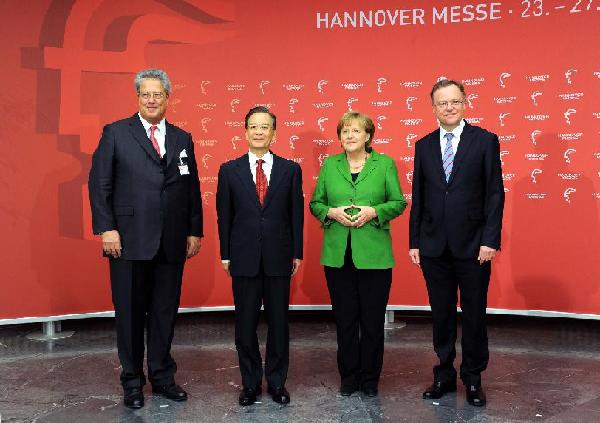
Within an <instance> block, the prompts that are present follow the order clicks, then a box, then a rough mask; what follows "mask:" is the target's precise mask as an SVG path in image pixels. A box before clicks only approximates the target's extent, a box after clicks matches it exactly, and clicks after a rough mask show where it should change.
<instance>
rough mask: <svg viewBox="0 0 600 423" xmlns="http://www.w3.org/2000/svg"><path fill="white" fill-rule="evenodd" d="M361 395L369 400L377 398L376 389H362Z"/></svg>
mask: <svg viewBox="0 0 600 423" xmlns="http://www.w3.org/2000/svg"><path fill="white" fill-rule="evenodd" d="M362 393H363V394H364V395H365V396H366V397H369V398H373V397H376V396H377V393H378V392H377V388H362Z"/></svg>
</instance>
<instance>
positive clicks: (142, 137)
mask: <svg viewBox="0 0 600 423" xmlns="http://www.w3.org/2000/svg"><path fill="white" fill-rule="evenodd" d="M129 129H130V131H131V135H132V136H133V139H135V140H136V141H137V143H138V144H139V145H140V147H142V149H143V150H144V151H145V152H146V153H147V154H148V155H149V156H150V158H151V159H152V160H154V161H155V162H156V163H160V158H159V157H158V154H156V150H154V147H152V143H151V142H150V139H149V138H148V136H147V135H146V131H145V130H144V125H142V121H141V120H140V118H139V116H138V115H137V114H135V115H133V116H132V117H131V118H130V119H129Z"/></svg>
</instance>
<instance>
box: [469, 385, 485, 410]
mask: <svg viewBox="0 0 600 423" xmlns="http://www.w3.org/2000/svg"><path fill="white" fill-rule="evenodd" d="M465 388H466V389H467V402H468V403H469V404H471V405H474V406H475V407H482V406H484V405H485V403H486V398H485V392H483V388H482V387H481V385H466V386H465Z"/></svg>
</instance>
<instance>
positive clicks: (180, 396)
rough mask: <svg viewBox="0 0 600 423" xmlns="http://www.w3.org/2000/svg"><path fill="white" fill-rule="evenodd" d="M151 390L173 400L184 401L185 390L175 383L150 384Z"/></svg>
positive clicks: (185, 398) (185, 396) (185, 397)
mask: <svg viewBox="0 0 600 423" xmlns="http://www.w3.org/2000/svg"><path fill="white" fill-rule="evenodd" d="M152 392H153V393H155V394H159V395H162V396H163V397H165V398H168V399H170V400H173V401H186V400H187V392H185V391H184V390H183V388H182V387H181V386H179V385H177V384H176V383H172V384H170V385H152Z"/></svg>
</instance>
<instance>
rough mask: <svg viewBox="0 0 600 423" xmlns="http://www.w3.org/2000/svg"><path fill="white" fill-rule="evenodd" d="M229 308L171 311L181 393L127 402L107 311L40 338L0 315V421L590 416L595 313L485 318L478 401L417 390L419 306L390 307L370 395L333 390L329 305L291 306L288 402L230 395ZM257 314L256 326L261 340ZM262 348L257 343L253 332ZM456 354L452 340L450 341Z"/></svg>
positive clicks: (234, 386) (598, 391)
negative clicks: (393, 310) (178, 397)
mask: <svg viewBox="0 0 600 423" xmlns="http://www.w3.org/2000/svg"><path fill="white" fill-rule="evenodd" d="M232 317H233V316H232V314H231V313H204V314H194V315H181V316H180V318H179V321H178V324H177V328H176V335H175V340H174V346H173V351H174V356H175V358H176V360H177V362H178V366H179V372H178V375H177V381H178V382H179V383H180V384H181V385H182V386H184V387H185V389H186V390H187V391H188V393H189V394H190V399H189V400H188V401H187V402H185V403H174V402H170V401H168V400H166V399H163V398H161V397H157V396H152V394H151V392H150V390H149V389H148V388H149V387H148V386H146V391H145V394H146V406H145V407H144V408H143V409H141V410H137V411H132V410H129V409H126V408H124V407H123V405H122V398H121V389H120V386H119V383H118V375H119V363H118V359H117V354H116V344H115V336H114V332H113V320H112V319H93V320H92V319H90V320H80V321H70V322H69V321H68V322H65V323H63V330H68V329H71V330H75V331H76V333H75V335H74V336H73V337H71V338H68V339H65V340H60V341H55V342H52V343H44V342H37V341H30V340H28V339H27V338H26V334H27V333H29V332H32V331H35V330H39V326H40V325H39V324H37V325H21V326H4V327H0V415H1V419H0V420H1V422H13V421H39V422H117V421H120V422H170V421H173V422H287V421H290V422H388V421H389V422H402V421H406V422H539V421H545V422H561V423H562V422H600V371H599V369H600V336H599V333H600V322H597V321H581V320H580V321H578V320H563V319H539V318H537V319H535V318H518V317H506V316H495V317H491V316H490V318H489V329H490V352H491V360H490V365H489V368H488V370H487V371H486V372H485V374H484V379H483V383H484V387H485V389H486V392H487V396H488V405H487V406H486V407H484V408H475V407H472V406H470V405H469V404H467V403H466V401H465V394H464V390H462V389H459V392H458V393H456V394H451V395H448V396H447V397H444V398H443V399H442V400H440V401H437V402H433V401H425V400H423V399H421V393H422V391H423V388H424V387H426V386H427V385H428V384H429V383H430V381H431V365H432V364H433V363H434V358H435V357H434V355H433V353H432V350H431V347H430V342H431V341H430V336H431V320H430V318H429V317H428V316H427V315H415V314H413V315H400V314H399V313H397V314H396V319H402V320H404V321H405V322H406V323H407V326H406V327H405V328H403V329H392V330H388V331H387V332H386V333H387V338H386V350H385V363H384V369H383V374H382V379H381V382H380V395H379V397H378V398H374V399H367V398H363V397H362V396H361V395H360V394H354V395H352V396H351V397H348V398H344V397H341V396H340V395H339V394H338V392H337V391H338V385H339V380H338V375H337V369H336V362H335V351H336V344H335V328H334V325H333V323H332V321H331V315H330V313H328V312H320V313H317V312H314V313H307V312H293V313H292V314H291V347H290V349H291V367H290V374H289V378H288V384H287V387H288V389H289V391H290V395H291V398H292V402H291V403H290V404H289V405H288V406H279V405H278V404H276V403H274V402H273V401H272V400H271V398H270V397H269V396H268V395H266V394H263V396H262V398H261V401H260V402H259V403H257V404H255V405H254V406H251V407H246V408H242V407H240V406H239V405H238V404H237V396H238V393H239V389H240V386H239V383H240V376H239V371H238V368H237V355H236V352H235V348H234V345H233V318H232ZM264 335H265V326H264V325H263V324H262V323H261V327H260V336H261V341H264ZM262 345H263V351H264V342H263V343H262ZM459 354H460V352H459Z"/></svg>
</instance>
